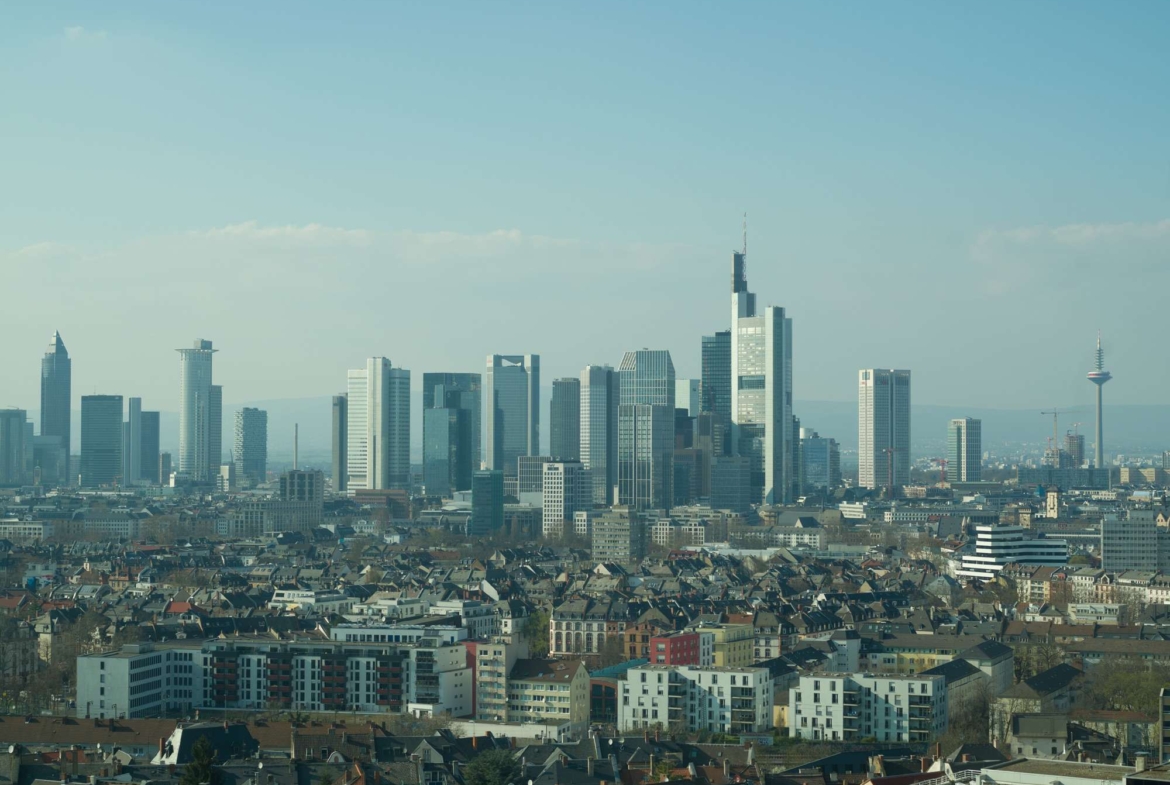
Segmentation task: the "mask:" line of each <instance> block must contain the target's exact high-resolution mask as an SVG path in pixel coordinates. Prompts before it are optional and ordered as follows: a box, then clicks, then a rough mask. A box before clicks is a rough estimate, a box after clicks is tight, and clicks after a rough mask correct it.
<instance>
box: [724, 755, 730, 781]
mask: <svg viewBox="0 0 1170 785" xmlns="http://www.w3.org/2000/svg"><path fill="white" fill-rule="evenodd" d="M723 776H724V777H725V778H727V779H731V759H730V758H724V759H723Z"/></svg>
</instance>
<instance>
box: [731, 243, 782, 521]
mask: <svg viewBox="0 0 1170 785" xmlns="http://www.w3.org/2000/svg"><path fill="white" fill-rule="evenodd" d="M731 423H732V426H731V427H732V440H731V443H732V449H733V451H734V452H735V454H737V455H739V456H741V457H745V458H750V459H751V489H752V500H753V502H762V503H764V504H781V503H783V502H788V501H791V500H792V493H793V489H794V486H795V485H796V484H797V480H798V475H799V470H798V468H797V467H795V466H794V465H793V458H794V456H795V454H796V450H795V447H796V443H797V442H796V434H795V433H794V432H793V427H794V423H793V419H792V320H791V319H789V318H788V317H787V316H785V314H784V309H783V308H777V307H773V306H768V307H766V308H764V312H763V313H762V314H758V315H757V313H756V296H755V295H754V294H753V293H751V292H750V291H748V288H747V260H746V254H744V253H733V254H732V274H731Z"/></svg>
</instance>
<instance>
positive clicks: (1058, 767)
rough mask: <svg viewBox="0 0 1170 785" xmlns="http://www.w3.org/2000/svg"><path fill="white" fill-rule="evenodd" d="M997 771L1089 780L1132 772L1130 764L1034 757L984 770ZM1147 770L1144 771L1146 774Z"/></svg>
mask: <svg viewBox="0 0 1170 785" xmlns="http://www.w3.org/2000/svg"><path fill="white" fill-rule="evenodd" d="M997 771H1018V772H1020V773H1021V774H1039V775H1041V776H1045V777H1079V778H1081V779H1090V780H1117V781H1118V782H1120V781H1121V780H1122V779H1124V778H1125V776H1126V775H1127V774H1133V772H1134V770H1133V767H1131V766H1108V765H1104V764H1100V763H1077V762H1076V761H1066V760H1038V759H1035V758H1016V759H1015V760H1009V761H1007V762H1005V763H1004V764H1003V765H1001V766H996V767H995V768H992V769H987V770H986V772H987V773H989V774H990V775H991V778H992V779H995V772H997ZM1148 773H1149V772H1144V773H1143V776H1144V774H1148Z"/></svg>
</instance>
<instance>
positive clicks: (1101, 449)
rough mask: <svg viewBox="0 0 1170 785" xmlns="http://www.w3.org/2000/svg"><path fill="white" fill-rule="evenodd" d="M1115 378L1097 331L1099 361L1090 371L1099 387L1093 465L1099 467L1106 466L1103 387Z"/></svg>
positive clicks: (1090, 377) (1091, 378) (1090, 379)
mask: <svg viewBox="0 0 1170 785" xmlns="http://www.w3.org/2000/svg"><path fill="white" fill-rule="evenodd" d="M1112 378H1113V374H1111V373H1109V371H1107V370H1105V350H1104V349H1102V348H1101V333H1099V332H1098V333H1097V362H1096V366H1095V367H1094V368H1093V370H1091V371H1089V381H1091V382H1092V383H1093V384H1094V385H1095V386H1096V387H1097V443H1096V444H1095V445H1094V446H1093V466H1094V467H1095V468H1097V469H1101V468H1104V466H1105V443H1104V439H1105V436H1104V433H1105V430H1104V429H1105V426H1104V423H1103V422H1102V401H1101V388H1102V387H1104V386H1105V383H1106V382H1107V381H1109V380H1110V379H1112Z"/></svg>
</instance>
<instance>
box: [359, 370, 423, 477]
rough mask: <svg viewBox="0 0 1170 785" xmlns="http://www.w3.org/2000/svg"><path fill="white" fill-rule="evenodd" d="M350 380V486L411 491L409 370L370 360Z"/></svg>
mask: <svg viewBox="0 0 1170 785" xmlns="http://www.w3.org/2000/svg"><path fill="white" fill-rule="evenodd" d="M347 382H348V391H347V393H346V400H347V410H346V414H347V417H346V426H347V435H346V455H347V458H346V472H345V473H346V478H347V479H346V484H347V487H348V488H351V489H368V490H383V489H399V490H409V489H410V371H408V370H406V369H405V368H393V367H391V365H390V361H389V360H387V359H386V358H385V357H371V358H369V359H368V360H366V367H365V368H358V369H356V370H352V371H350V372H349V374H348V379H347Z"/></svg>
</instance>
